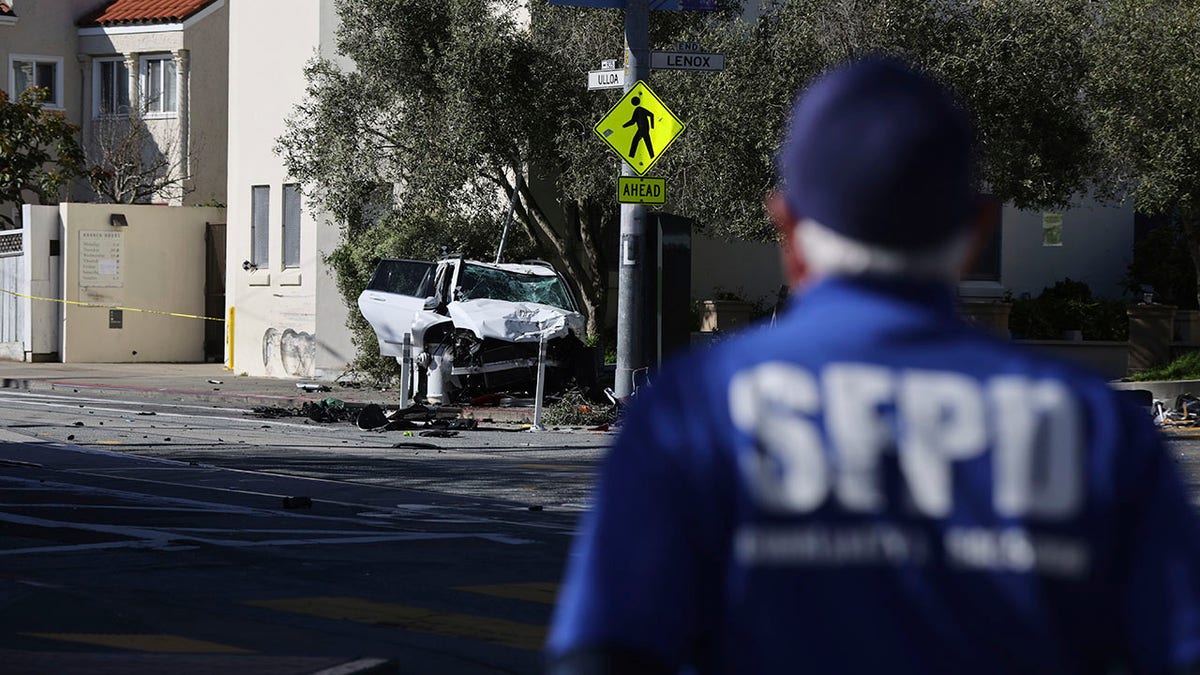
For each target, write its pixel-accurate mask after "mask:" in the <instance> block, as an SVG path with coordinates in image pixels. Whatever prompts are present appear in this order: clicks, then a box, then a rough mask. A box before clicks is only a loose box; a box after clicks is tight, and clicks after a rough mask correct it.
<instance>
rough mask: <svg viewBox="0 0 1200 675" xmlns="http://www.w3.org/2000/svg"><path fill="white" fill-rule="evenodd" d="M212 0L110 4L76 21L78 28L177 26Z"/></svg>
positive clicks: (120, 0)
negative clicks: (142, 25)
mask: <svg viewBox="0 0 1200 675" xmlns="http://www.w3.org/2000/svg"><path fill="white" fill-rule="evenodd" d="M214 2H216V0H111V2H108V3H106V4H105V5H104V6H103V7H101V8H100V9H98V10H96V11H94V12H92V13H91V14H88V15H86V16H84V17H83V18H82V19H80V20H79V25H80V26H127V25H130V24H146V23H177V22H180V21H183V20H184V19H187V18H188V17H190V16H192V15H193V14H195V13H197V12H199V11H200V10H202V9H204V8H205V7H207V6H209V5H211V4H212V3H214Z"/></svg>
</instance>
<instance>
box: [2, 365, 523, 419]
mask: <svg viewBox="0 0 1200 675" xmlns="http://www.w3.org/2000/svg"><path fill="white" fill-rule="evenodd" d="M301 383H311V384H321V385H325V386H326V387H329V389H330V391H327V392H318V391H314V392H308V391H305V390H303V389H300V388H298V387H297V386H296V385H297V384H301ZM0 384H2V385H3V387H4V388H6V389H25V390H30V391H59V392H72V393H75V392H86V391H96V392H103V393H106V394H108V395H119V396H128V397H134V398H153V399H159V400H164V399H166V400H173V401H191V402H204V403H211V404H213V405H233V406H246V407H251V406H277V407H281V408H291V407H298V406H302V405H304V403H306V402H310V401H321V400H324V399H326V398H331V397H332V398H336V399H340V400H342V401H344V402H345V403H347V404H348V405H349V406H350V407H356V406H362V405H366V404H368V403H377V404H379V405H381V406H384V407H385V408H394V407H395V406H396V405H397V404H398V403H399V398H400V394H399V392H397V391H394V390H380V389H377V388H374V387H368V386H361V387H357V386H356V387H347V386H339V385H338V384H337V383H336V382H332V381H329V380H321V379H281V378H273V377H250V376H240V375H236V374H234V373H233V372H230V371H228V370H226V369H225V366H224V365H223V364H220V363H22V362H14V361H0ZM463 416H464V417H473V418H477V419H490V420H493V421H496V422H508V423H517V424H528V423H530V422H531V421H532V419H533V409H532V408H491V407H487V408H464V409H463Z"/></svg>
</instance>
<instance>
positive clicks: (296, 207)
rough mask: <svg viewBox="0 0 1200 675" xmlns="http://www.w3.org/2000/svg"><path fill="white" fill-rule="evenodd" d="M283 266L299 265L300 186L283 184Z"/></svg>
mask: <svg viewBox="0 0 1200 675" xmlns="http://www.w3.org/2000/svg"><path fill="white" fill-rule="evenodd" d="M283 266H284V267H299V266H300V186H299V185H297V184H295V183H289V184H287V185H284V186H283Z"/></svg>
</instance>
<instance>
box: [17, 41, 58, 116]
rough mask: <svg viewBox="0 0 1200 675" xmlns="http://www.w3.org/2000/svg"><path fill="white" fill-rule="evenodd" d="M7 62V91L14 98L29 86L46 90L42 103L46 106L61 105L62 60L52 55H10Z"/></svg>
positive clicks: (54, 106)
mask: <svg viewBox="0 0 1200 675" xmlns="http://www.w3.org/2000/svg"><path fill="white" fill-rule="evenodd" d="M8 64H9V89H8V91H9V93H10V94H11V95H12V97H13V98H14V99H15V98H16V97H18V96H20V95H21V93H22V92H24V91H25V90H26V89H29V88H30V87H41V88H43V89H45V90H46V98H45V100H43V101H42V105H44V106H46V107H47V108H61V107H63V95H62V89H63V84H62V76H63V60H62V59H61V58H56V57H52V56H20V55H16V54H14V55H12V56H10V57H9V59H8Z"/></svg>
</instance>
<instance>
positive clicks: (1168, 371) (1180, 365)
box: [1128, 352, 1200, 382]
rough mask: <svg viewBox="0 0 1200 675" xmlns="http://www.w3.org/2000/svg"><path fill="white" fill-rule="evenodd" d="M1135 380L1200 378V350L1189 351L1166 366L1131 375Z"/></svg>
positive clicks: (1131, 378) (1130, 377)
mask: <svg viewBox="0 0 1200 675" xmlns="http://www.w3.org/2000/svg"><path fill="white" fill-rule="evenodd" d="M1128 379H1130V380H1133V381H1134V382H1148V381H1150V380H1200V352H1188V353H1187V354H1184V355H1183V356H1181V357H1179V358H1177V359H1175V360H1174V361H1172V362H1170V363H1168V364H1167V365H1165V366H1159V367H1158V368H1152V369H1150V370H1143V371H1142V372H1140V373H1135V374H1133V375H1131V376H1129V378H1128Z"/></svg>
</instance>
